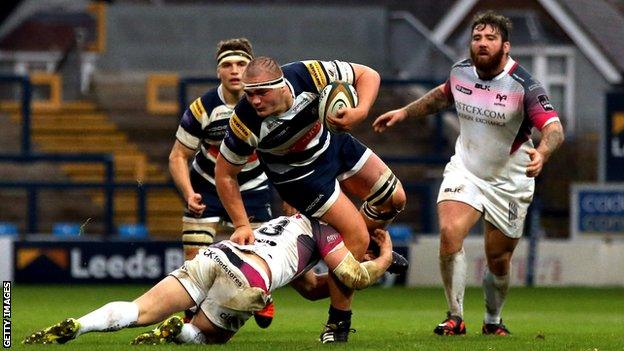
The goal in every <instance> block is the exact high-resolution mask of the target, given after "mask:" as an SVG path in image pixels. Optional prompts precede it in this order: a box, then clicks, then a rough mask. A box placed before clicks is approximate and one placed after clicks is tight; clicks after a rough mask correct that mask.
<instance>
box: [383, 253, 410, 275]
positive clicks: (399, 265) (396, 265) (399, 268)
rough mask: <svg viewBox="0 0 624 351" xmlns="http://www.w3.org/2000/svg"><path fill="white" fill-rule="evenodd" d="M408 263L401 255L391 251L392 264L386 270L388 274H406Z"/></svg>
mask: <svg viewBox="0 0 624 351" xmlns="http://www.w3.org/2000/svg"><path fill="white" fill-rule="evenodd" d="M408 268H409V262H408V261H407V259H406V258H405V257H403V255H401V254H399V253H396V252H394V251H392V263H391V264H390V266H389V267H388V269H387V270H386V271H387V272H388V273H393V274H404V273H407V269H408Z"/></svg>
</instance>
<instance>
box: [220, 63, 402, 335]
mask: <svg viewBox="0 0 624 351" xmlns="http://www.w3.org/2000/svg"><path fill="white" fill-rule="evenodd" d="M337 80H341V81H345V82H348V83H350V84H353V85H354V87H355V89H356V91H357V94H358V99H359V104H358V106H357V107H355V108H345V109H342V110H339V111H338V113H337V115H336V116H328V123H331V124H332V125H334V126H335V127H336V129H337V130H340V131H348V130H350V129H351V128H353V127H354V126H355V125H356V124H358V123H360V122H361V121H362V120H364V119H365V118H366V116H367V114H368V111H369V109H370V108H371V106H372V105H373V102H374V101H375V98H376V97H377V91H378V89H379V82H380V78H379V74H378V73H377V72H376V71H375V70H373V69H371V68H369V67H367V66H363V65H359V64H353V63H348V62H343V61H315V60H312V61H298V62H293V63H290V64H287V65H284V66H283V67H280V66H279V65H278V64H277V62H276V61H275V60H273V59H271V58H268V57H259V58H255V59H254V60H252V61H251V62H250V63H249V64H248V65H247V69H246V70H245V73H244V74H243V84H244V90H245V95H246V98H245V99H242V100H241V101H240V102H239V103H238V105H237V106H236V108H235V111H234V114H233V115H232V118H231V119H230V124H229V126H228V130H227V135H226V137H225V139H224V141H223V143H221V149H220V153H219V156H218V157H217V166H216V170H215V174H216V176H215V178H216V184H217V191H218V193H219V198H220V199H221V202H222V203H223V204H224V206H225V208H226V209H227V212H228V213H229V215H230V218H232V223H233V224H234V226H235V227H236V230H235V232H234V234H233V235H232V238H231V240H233V241H235V242H238V243H240V244H244V243H249V242H253V239H254V236H253V232H252V229H251V226H250V224H249V220H248V215H247V212H246V210H245V208H244V206H243V199H241V189H240V186H239V184H238V182H237V176H239V172H240V171H241V169H243V167H244V165H245V163H246V162H247V159H248V158H249V156H250V155H252V154H253V153H254V152H256V154H257V155H258V159H259V160H260V163H261V164H262V166H263V168H264V170H265V172H266V174H267V176H268V178H269V180H270V181H271V183H272V184H273V185H274V186H275V189H276V190H277V191H278V193H279V194H280V197H281V198H282V199H283V200H284V201H286V202H287V203H289V204H290V205H292V206H293V207H295V208H296V209H297V210H299V211H301V212H302V213H303V214H305V215H307V216H310V217H312V218H318V219H320V220H322V221H324V222H326V223H328V224H329V225H331V226H332V227H334V228H336V230H337V231H339V232H340V233H341V234H342V235H343V237H344V240H345V243H346V245H347V247H348V248H349V250H351V252H353V255H354V256H355V258H356V259H358V260H360V259H362V256H363V255H364V252H365V251H366V249H367V247H368V245H369V233H371V232H373V231H374V230H375V229H376V228H383V227H385V226H386V225H387V224H388V223H390V222H391V221H392V220H393V219H394V218H395V217H396V216H397V215H398V214H399V212H401V210H402V209H403V207H404V206H405V201H406V199H405V192H404V191H403V187H402V186H401V183H400V182H399V180H398V179H397V177H396V176H395V175H394V174H393V173H392V171H391V170H390V169H389V168H388V166H386V164H385V163H384V162H383V161H382V160H381V159H380V158H379V157H378V156H377V155H375V154H374V153H373V152H372V151H371V150H370V149H368V148H367V147H366V146H364V145H363V144H362V143H360V142H359V141H358V140H356V139H355V138H354V137H352V136H351V135H350V134H348V133H339V134H334V133H330V132H329V131H328V130H327V128H325V126H324V125H323V124H322V123H321V122H319V115H318V96H319V92H320V91H321V90H322V89H323V88H324V87H325V86H327V85H328V84H330V83H331V82H333V81H337ZM343 190H344V191H346V192H347V193H349V194H351V195H354V196H356V197H358V198H360V199H362V200H363V201H364V204H363V205H362V207H361V209H360V211H359V212H358V209H357V208H356V207H355V206H354V204H353V203H352V202H351V200H349V198H348V197H347V196H346V195H345V193H343ZM395 258H396V260H397V264H395V265H394V267H395V268H397V269H400V268H402V269H406V268H407V261H406V260H405V259H404V258H403V257H400V256H398V255H397V256H395ZM399 261H401V262H400V263H399ZM399 267H400V268H399ZM395 272H396V271H395ZM329 289H330V297H331V306H330V308H329V318H328V322H327V327H326V328H325V330H324V331H323V332H322V334H321V338H320V339H321V341H322V342H323V343H328V342H346V341H347V339H348V333H349V330H350V323H351V299H352V295H353V292H352V291H348V290H347V289H344V288H343V287H341V286H340V285H338V284H337V282H336V281H335V280H334V278H331V277H330V279H329Z"/></svg>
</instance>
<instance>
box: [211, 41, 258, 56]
mask: <svg viewBox="0 0 624 351" xmlns="http://www.w3.org/2000/svg"><path fill="white" fill-rule="evenodd" d="M228 50H242V51H244V52H246V53H248V54H249V56H251V57H253V49H252V48H251V43H250V42H249V40H248V39H247V38H234V39H227V40H221V41H220V42H219V44H217V52H216V54H215V58H217V57H219V55H221V53H222V52H224V51H228Z"/></svg>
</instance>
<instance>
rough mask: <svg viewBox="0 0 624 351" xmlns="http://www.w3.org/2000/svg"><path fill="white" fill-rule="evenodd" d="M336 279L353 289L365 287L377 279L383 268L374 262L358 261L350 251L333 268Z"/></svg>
mask: <svg viewBox="0 0 624 351" xmlns="http://www.w3.org/2000/svg"><path fill="white" fill-rule="evenodd" d="M333 272H334V274H335V275H336V277H338V279H339V280H340V281H341V282H342V283H343V284H344V285H346V286H347V287H349V288H351V289H355V290H361V289H364V288H367V287H368V286H370V285H371V284H373V283H374V282H376V281H377V279H379V277H381V275H382V274H383V272H384V270H382V269H380V268H379V267H378V266H377V264H376V263H375V262H372V261H368V262H364V263H360V262H358V261H357V260H356V259H355V257H353V255H352V254H351V252H349V253H347V255H346V256H345V257H344V258H343V259H342V261H341V262H340V264H338V266H336V268H334V270H333Z"/></svg>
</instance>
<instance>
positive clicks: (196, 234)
mask: <svg viewBox="0 0 624 351" xmlns="http://www.w3.org/2000/svg"><path fill="white" fill-rule="evenodd" d="M215 224H216V223H193V222H187V221H183V222H182V244H183V245H184V246H189V247H192V246H208V245H210V244H212V242H213V241H214V236H215V234H216V228H215Z"/></svg>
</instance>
